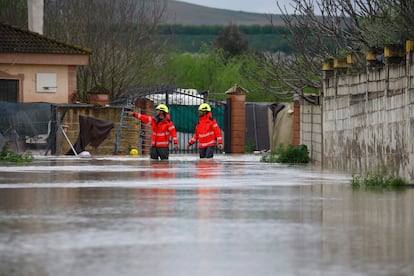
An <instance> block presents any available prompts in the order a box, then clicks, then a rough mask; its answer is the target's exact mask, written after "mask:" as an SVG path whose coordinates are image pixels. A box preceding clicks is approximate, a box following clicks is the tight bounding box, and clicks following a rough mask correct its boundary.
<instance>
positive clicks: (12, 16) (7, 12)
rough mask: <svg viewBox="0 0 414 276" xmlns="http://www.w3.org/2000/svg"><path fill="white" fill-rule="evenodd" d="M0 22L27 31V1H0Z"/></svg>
mask: <svg viewBox="0 0 414 276" xmlns="http://www.w3.org/2000/svg"><path fill="white" fill-rule="evenodd" d="M0 7H1V8H0V21H1V22H5V23H8V24H11V25H14V26H18V27H20V28H22V29H27V0H0Z"/></svg>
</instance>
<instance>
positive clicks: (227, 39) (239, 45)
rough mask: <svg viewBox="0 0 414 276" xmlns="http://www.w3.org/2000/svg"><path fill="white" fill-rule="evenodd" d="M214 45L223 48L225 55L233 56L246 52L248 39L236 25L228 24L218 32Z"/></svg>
mask: <svg viewBox="0 0 414 276" xmlns="http://www.w3.org/2000/svg"><path fill="white" fill-rule="evenodd" d="M214 46H215V47H216V48H218V49H223V50H224V54H225V56H226V57H234V56H238V55H241V54H244V53H246V52H247V50H248V49H249V41H248V40H247V37H246V35H245V34H243V33H241V32H240V31H239V28H238V27H237V25H235V24H230V25H229V26H227V27H226V28H225V29H224V30H223V31H222V32H221V33H219V35H218V36H217V38H216V40H215V42H214Z"/></svg>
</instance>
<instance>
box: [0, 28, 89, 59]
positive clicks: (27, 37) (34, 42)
mask: <svg viewBox="0 0 414 276" xmlns="http://www.w3.org/2000/svg"><path fill="white" fill-rule="evenodd" d="M91 52H92V50H91V49H88V48H84V47H81V46H77V45H73V44H69V43H66V42H62V41H58V40H56V39H53V38H50V37H47V36H45V35H41V34H39V33H35V32H31V31H27V30H23V29H20V28H17V27H14V26H11V25H9V24H6V23H1V22H0V53H30V54H69V55H70V54H82V55H89V54H90V53H91Z"/></svg>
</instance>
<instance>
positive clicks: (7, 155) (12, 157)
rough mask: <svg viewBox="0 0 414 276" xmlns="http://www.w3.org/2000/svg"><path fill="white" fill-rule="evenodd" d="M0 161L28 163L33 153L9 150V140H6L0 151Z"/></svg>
mask: <svg viewBox="0 0 414 276" xmlns="http://www.w3.org/2000/svg"><path fill="white" fill-rule="evenodd" d="M0 161H8V162H14V163H29V162H32V161H33V155H32V153H31V152H30V151H28V152H25V153H24V154H18V153H14V152H13V151H12V150H10V146H9V142H6V143H5V144H4V146H3V148H2V150H1V152H0Z"/></svg>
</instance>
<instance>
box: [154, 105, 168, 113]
mask: <svg viewBox="0 0 414 276" xmlns="http://www.w3.org/2000/svg"><path fill="white" fill-rule="evenodd" d="M155 109H156V110H161V111H164V112H165V113H168V107H167V106H166V105H165V104H159V105H157V107H156V108H155Z"/></svg>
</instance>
